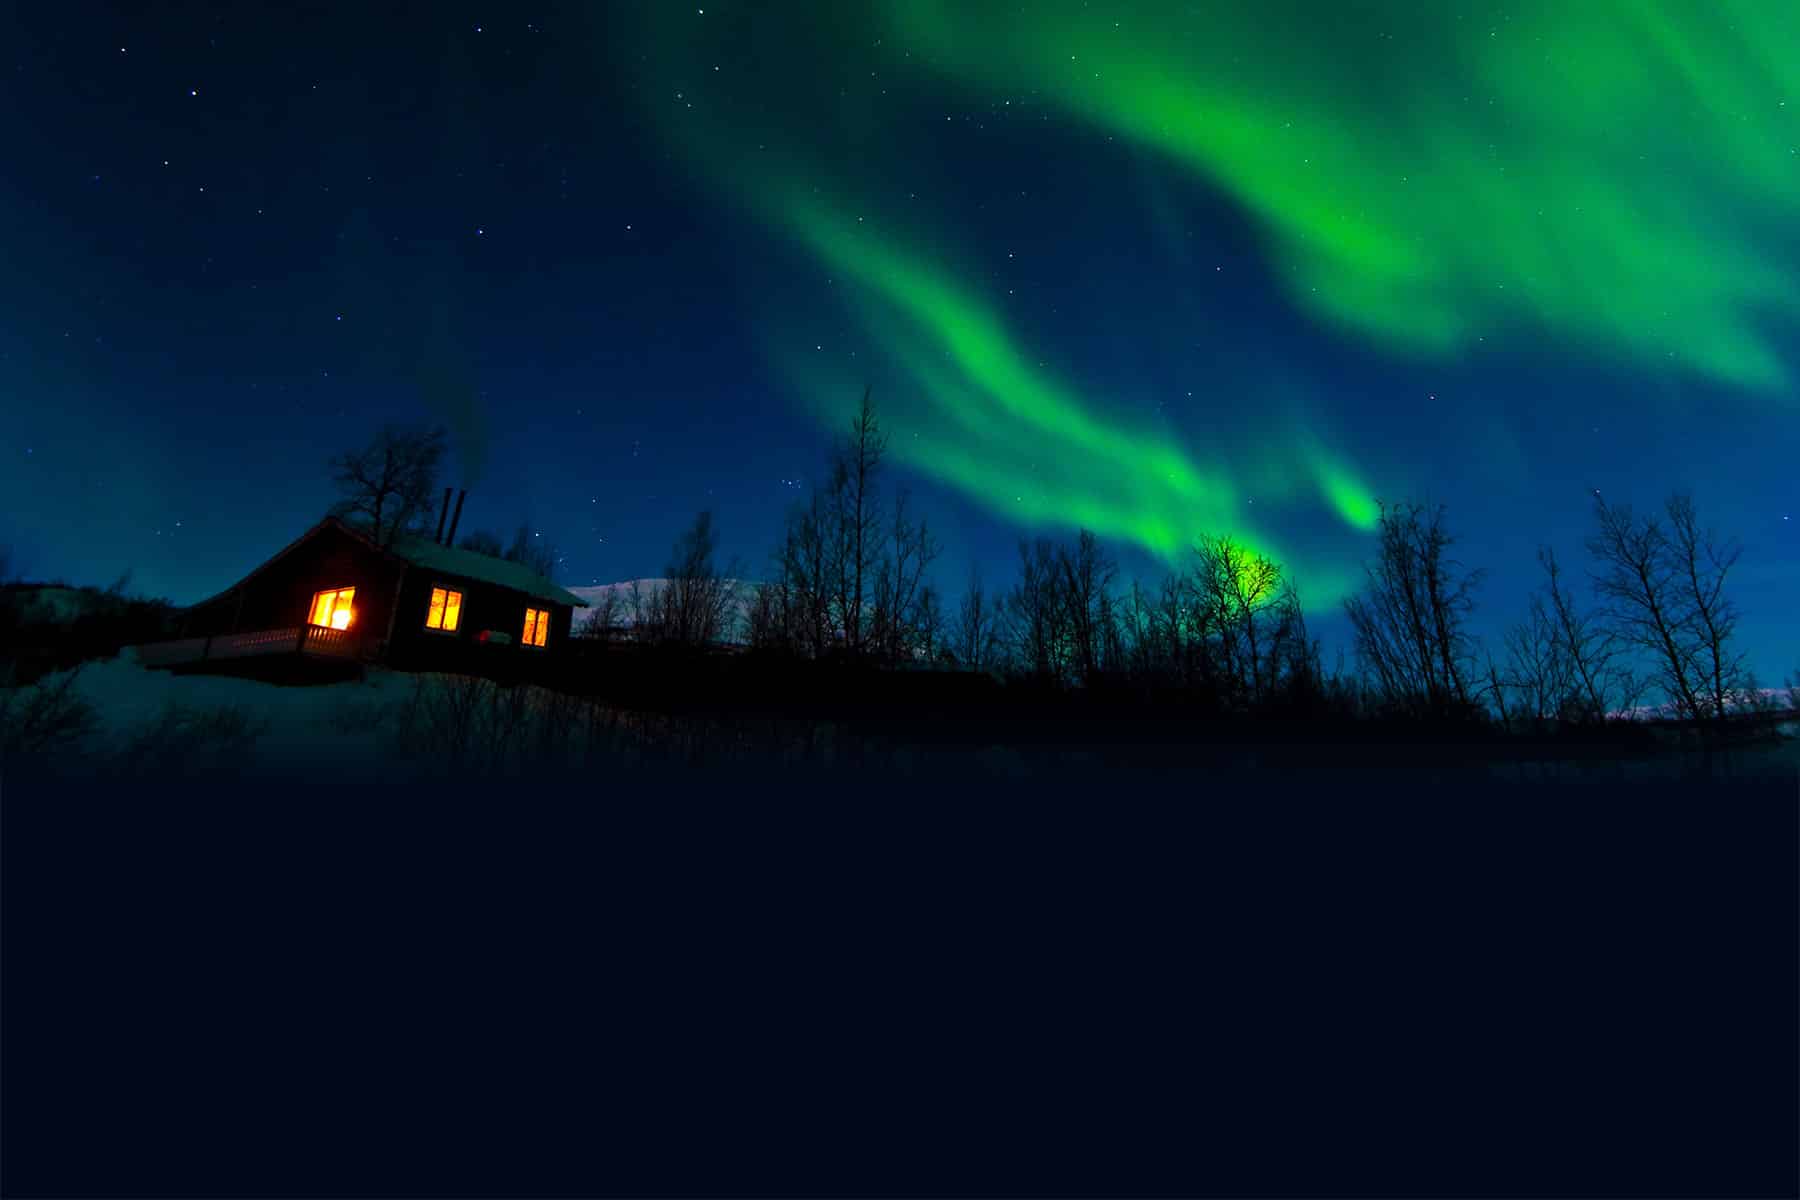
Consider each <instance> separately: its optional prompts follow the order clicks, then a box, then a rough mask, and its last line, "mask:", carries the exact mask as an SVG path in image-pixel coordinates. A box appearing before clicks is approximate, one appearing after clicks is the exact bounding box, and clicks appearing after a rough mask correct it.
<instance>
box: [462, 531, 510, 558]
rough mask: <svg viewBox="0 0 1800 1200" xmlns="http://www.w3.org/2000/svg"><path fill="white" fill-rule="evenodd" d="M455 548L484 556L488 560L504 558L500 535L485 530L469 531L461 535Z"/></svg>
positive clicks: (504, 547) (504, 550)
mask: <svg viewBox="0 0 1800 1200" xmlns="http://www.w3.org/2000/svg"><path fill="white" fill-rule="evenodd" d="M457 546H458V547H459V548H460V549H463V550H472V551H474V552H475V553H476V554H485V555H487V556H488V557H489V558H505V557H506V545H505V543H503V542H501V540H500V535H499V534H497V533H492V532H490V531H488V530H486V529H471V530H470V531H469V532H468V533H465V534H464V535H463V539H462V541H460V542H458V543H457Z"/></svg>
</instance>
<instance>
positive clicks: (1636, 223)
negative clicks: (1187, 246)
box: [886, 0, 1800, 388]
mask: <svg viewBox="0 0 1800 1200" xmlns="http://www.w3.org/2000/svg"><path fill="white" fill-rule="evenodd" d="M886 12H887V22H886V23H887V26H888V29H889V31H890V32H891V34H892V36H893V37H894V38H895V39H897V40H898V41H899V42H900V43H901V44H903V45H905V46H906V47H907V48H908V50H909V52H910V54H911V55H912V57H913V59H914V60H916V61H918V62H920V63H923V64H928V65H929V66H930V67H931V68H933V69H937V70H939V71H942V72H947V73H949V74H950V75H952V76H954V77H955V78H956V79H957V80H959V81H960V82H962V83H964V84H966V85H968V86H969V87H971V88H974V89H977V90H980V91H983V92H986V93H988V94H989V95H991V96H1005V97H1009V98H1010V97H1014V96H1020V97H1043V98H1047V99H1049V100H1050V101H1051V102H1052V103H1053V104H1055V105H1056V106H1058V107H1059V108H1060V109H1061V110H1062V111H1064V112H1066V113H1067V114H1069V115H1070V116H1072V117H1074V118H1076V119H1078V120H1081V121H1085V122H1091V123H1093V124H1095V125H1098V126H1101V127H1103V128H1106V129H1108V130H1111V131H1114V132H1116V133H1118V134H1121V135H1124V136H1127V137H1129V138H1132V139H1135V140H1137V141H1139V142H1141V143H1143V144H1146V145H1149V146H1152V147H1155V148H1156V149H1158V150H1160V151H1162V152H1164V153H1166V154H1167V155H1169V156H1170V157H1171V158H1173V159H1175V160H1176V161H1179V162H1181V163H1184V164H1186V165H1187V166H1189V167H1191V168H1192V169H1193V170H1194V171H1195V172H1196V173H1197V174H1198V175H1200V176H1201V177H1203V178H1204V179H1205V180H1207V181H1208V182H1210V183H1211V184H1213V185H1214V186H1216V187H1218V188H1220V189H1221V190H1223V191H1224V192H1226V193H1227V194H1229V195H1230V196H1232V197H1233V198H1235V199H1236V200H1237V201H1238V202H1239V203H1241V204H1242V205H1243V206H1244V208H1245V209H1246V210H1247V211H1248V212H1249V213H1250V214H1252V215H1253V216H1254V217H1255V219H1256V220H1257V221H1258V222H1259V224H1260V225H1261V227H1262V229H1263V231H1264V234H1265V237H1266V244H1267V246H1268V248H1269V251H1270V253H1271V255H1272V259H1273V263H1274V265H1275V266H1276V268H1277V272H1278V275H1279V277H1280V278H1281V279H1282V280H1283V282H1284V284H1285V286H1286V288H1287V290H1288V292H1289V294H1290V295H1291V296H1292V297H1293V299H1294V300H1295V301H1296V302H1297V303H1298V304H1300V305H1301V306H1303V307H1304V308H1306V309H1308V310H1310V311H1311V312H1313V313H1315V314H1317V315H1318V316H1320V317H1322V318H1326V319H1328V320H1330V321H1331V322H1333V323H1336V324H1338V325H1340V326H1342V327H1344V328H1346V329H1349V330H1354V331H1361V332H1363V333H1367V334H1371V335H1375V336H1378V337H1380V338H1382V339H1384V340H1385V341H1387V342H1388V343H1389V344H1391V345H1393V346H1395V347H1397V348H1401V349H1406V350H1411V351H1415V352H1422V353H1431V354H1446V353H1449V352H1452V351H1455V350H1458V349H1462V348H1466V347H1469V346H1471V345H1473V344H1474V343H1475V342H1476V341H1477V340H1478V339H1482V338H1497V337H1499V336H1506V335H1511V334H1513V333H1515V332H1517V331H1518V330H1519V329H1520V328H1521V327H1524V328H1529V327H1532V326H1535V327H1537V328H1540V329H1548V330H1550V331H1552V332H1554V333H1557V334H1560V335H1563V336H1564V337H1567V338H1569V339H1572V340H1573V341H1576V342H1578V343H1581V344H1583V345H1585V346H1590V347H1592V348H1594V349H1598V350H1601V351H1604V352H1611V353H1614V354H1620V355H1624V356H1628V357H1632V358H1635V359H1637V360H1639V361H1649V362H1654V363H1658V364H1665V365H1666V364H1669V363H1671V362H1674V363H1679V364H1682V365H1684V366H1686V367H1689V368H1691V369H1694V370H1697V371H1701V372H1704V373H1706V374H1709V375H1711V376H1713V377H1715V378H1718V379H1722V380H1726V381H1730V382H1733V383H1737V384H1741V385H1745V386H1749V387H1757V388H1774V387H1777V386H1779V385H1781V384H1782V383H1783V382H1784V381H1785V379H1786V375H1787V370H1786V366H1785V365H1784V363H1783V361H1782V359H1781V357H1780V356H1779V355H1778V353H1777V351H1776V349H1775V347H1776V346H1777V345H1779V344H1780V342H1779V340H1778V339H1776V338H1774V337H1773V336H1772V335H1771V330H1770V325H1771V323H1772V322H1774V321H1775V320H1777V319H1781V320H1783V321H1784V322H1791V321H1792V320H1793V319H1794V318H1795V317H1796V316H1797V315H1800V290H1797V289H1796V286H1795V283H1794V279H1795V271H1794V270H1793V267H1794V265H1795V260H1796V258H1800V254H1797V253H1796V250H1797V247H1796V240H1795V237H1794V234H1793V213H1794V211H1795V206H1796V203H1797V202H1800V124H1797V123H1800V54H1797V53H1795V52H1794V50H1795V47H1800V6H1797V5H1792V4H1778V3H1770V2H1768V0H1681V2H1669V3H1658V2H1656V0H1584V2H1582V3H1569V2H1568V0H1523V2H1522V3H1521V2H1510V3H1507V4H1505V5H1491V6H1488V5H1482V4H1479V3H1478V4H1475V5H1468V4H1454V5H1449V4H1435V5H1431V4H1427V5H1421V4H1418V3H1416V2H1415V0H1374V2H1373V3H1367V4H1358V5H1352V6H1329V5H1320V4H1317V3H1313V2H1312V0H1254V2H1249V0H1238V2H1232V0H1219V2H1215V3H1207V4H1171V3H1151V2H1142V0H1141V2H1139V3H1129V2H1127V3H1123V4H1107V5H1091V4H1088V3H1085V2H1082V0H1043V2H1041V3H1036V4H1031V5H1024V6H1020V5H1015V4H1006V5H999V4H982V3H976V2H972V0H890V2H889V3H888V4H887V6H886Z"/></svg>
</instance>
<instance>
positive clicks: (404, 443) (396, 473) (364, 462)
mask: <svg viewBox="0 0 1800 1200" xmlns="http://www.w3.org/2000/svg"><path fill="white" fill-rule="evenodd" d="M445 441H446V435H445V433H444V431H443V429H441V428H432V429H422V428H402V427H400V426H395V425H386V426H383V427H382V429H381V430H380V432H378V433H377V434H376V435H375V436H374V437H373V438H372V439H371V440H370V441H369V444H368V445H366V446H364V447H363V448H362V449H361V450H354V451H346V452H345V453H343V454H340V455H338V456H337V457H335V458H333V459H332V460H331V463H330V467H331V472H332V476H331V481H332V484H333V486H335V487H336V488H337V490H338V492H339V498H338V500H337V502H336V503H335V504H334V505H333V506H332V509H331V511H332V513H333V515H335V516H338V517H341V518H343V519H345V520H347V521H350V522H352V523H354V524H357V525H359V526H361V527H363V528H364V529H366V530H367V531H368V532H369V535H370V536H371V537H373V538H374V539H375V540H376V542H378V543H379V544H381V545H383V546H386V545H390V544H391V543H392V542H393V540H394V539H395V538H396V537H398V536H399V535H401V534H403V533H422V532H424V526H425V522H426V521H427V519H428V518H429V516H430V510H431V497H432V494H433V493H435V492H436V491H437V481H438V467H439V464H440V463H441V462H442V461H443V457H444V449H445Z"/></svg>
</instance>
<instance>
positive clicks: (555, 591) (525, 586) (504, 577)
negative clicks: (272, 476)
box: [187, 517, 587, 609]
mask: <svg viewBox="0 0 1800 1200" xmlns="http://www.w3.org/2000/svg"><path fill="white" fill-rule="evenodd" d="M326 529H335V530H338V531H339V532H341V533H346V534H349V535H350V536H351V537H353V538H356V539H357V540H358V541H360V542H363V543H364V544H366V545H367V546H369V548H370V549H372V550H375V551H376V552H378V553H381V554H387V555H390V556H392V557H394V558H397V559H400V560H401V561H402V562H407V563H410V564H412V565H413V566H416V567H421V568H424V569H426V570H432V571H442V572H443V573H444V574H446V575H460V576H462V577H463V578H464V579H473V580H476V581H477V582H479V583H491V584H495V585H497V586H499V587H504V588H510V589H512V590H513V591H515V592H522V593H524V594H525V595H527V596H530V597H532V598H533V599H536V600H547V601H550V602H551V603H553V604H568V605H572V606H573V607H576V608H586V607H587V601H585V600H583V599H581V597H579V596H576V595H573V594H571V593H570V592H568V591H567V590H565V589H563V588H560V587H557V586H556V585H555V584H554V583H551V582H550V581H549V580H548V579H545V578H544V577H543V576H542V575H539V574H538V573H537V572H536V571H533V570H532V569H531V568H530V567H527V566H523V565H521V564H519V563H514V562H505V561H503V560H501V559H498V558H489V557H488V556H487V555H485V554H477V553H475V552H474V551H473V550H459V549H457V548H456V547H454V546H440V545H438V544H437V543H436V542H434V541H432V540H431V539H430V538H425V537H413V536H410V535H408V536H402V537H398V538H395V539H394V541H393V543H392V544H391V545H389V546H387V547H386V548H383V547H382V546H380V545H379V544H377V543H376V541H375V540H374V539H373V538H371V537H369V535H368V534H366V533H364V532H363V531H362V530H360V529H358V528H356V526H354V525H351V524H349V523H348V522H346V521H344V520H342V519H340V518H338V517H326V518H325V519H324V520H322V521H320V522H319V523H318V524H317V525H314V526H313V527H312V528H310V529H308V530H307V531H306V532H305V533H303V534H301V535H300V536H299V537H297V538H295V539H294V540H293V541H291V542H289V543H288V544H287V545H286V546H283V547H282V548H281V549H280V550H278V551H276V552H275V554H274V555H272V556H271V557H270V558H268V559H266V560H265V561H264V562H262V563H261V564H260V565H259V566H257V567H256V569H255V570H253V571H251V572H250V573H249V574H248V575H246V576H244V577H243V578H242V579H240V580H238V581H237V582H236V583H234V584H232V585H231V586H230V587H228V588H226V589H225V590H224V591H222V592H220V593H218V595H215V596H208V597H207V598H206V599H205V600H200V601H196V602H195V603H193V604H190V605H188V606H187V608H189V609H194V608H199V607H201V606H202V605H206V604H211V603H213V602H214V601H215V600H219V599H221V598H223V597H225V596H229V595H230V594H231V593H232V592H235V591H236V590H237V589H238V588H241V587H243V586H244V585H245V584H246V583H249V582H250V581H251V580H252V579H254V578H255V577H256V576H258V575H260V574H262V573H263V572H264V571H266V570H268V569H269V568H270V567H272V566H274V565H275V563H276V562H278V561H279V560H280V559H282V558H285V557H286V556H287V555H288V554H289V553H290V552H292V551H293V550H294V548H295V547H297V546H299V545H301V544H302V543H304V542H306V541H308V540H309V539H311V538H313V537H314V536H316V535H317V534H319V533H321V532H323V531H324V530H326Z"/></svg>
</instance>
